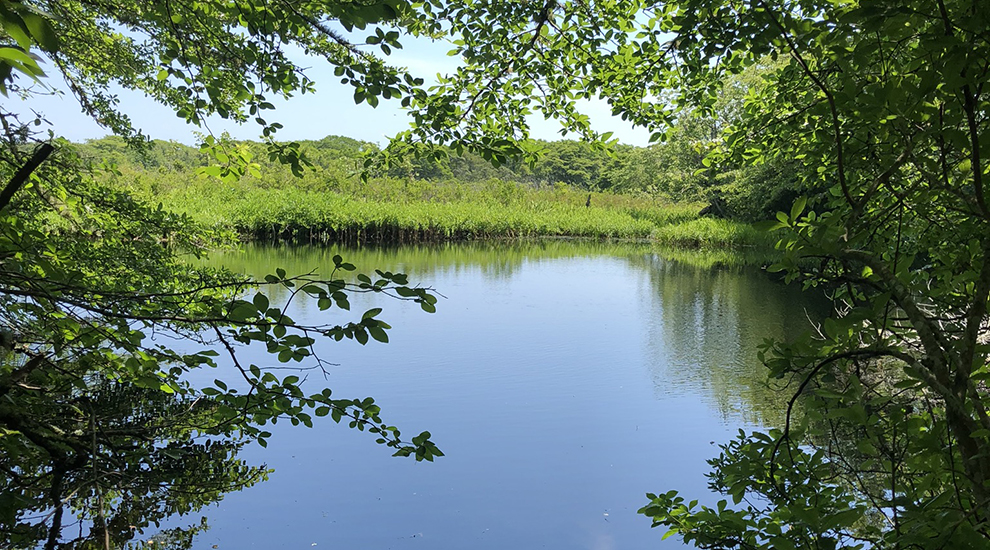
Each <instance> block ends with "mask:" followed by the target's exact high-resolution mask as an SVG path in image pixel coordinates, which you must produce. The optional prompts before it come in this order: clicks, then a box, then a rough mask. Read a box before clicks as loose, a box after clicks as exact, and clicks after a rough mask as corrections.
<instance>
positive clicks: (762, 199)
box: [79, 114, 806, 222]
mask: <svg viewBox="0 0 990 550" xmlns="http://www.w3.org/2000/svg"><path fill="white" fill-rule="evenodd" d="M722 116H731V115H725V114H723V115H722ZM724 124H725V122H724V121H721V122H720V121H719V120H717V119H716V118H714V117H711V116H708V117H700V116H699V117H694V118H685V119H683V120H681V121H679V123H678V124H677V125H676V126H675V127H674V128H673V129H671V130H670V131H669V132H668V134H667V136H666V139H665V140H664V141H663V142H662V143H659V144H656V145H652V146H650V147H634V146H628V145H617V146H615V147H614V148H613V149H612V150H610V151H606V150H604V149H602V148H597V147H595V146H592V145H591V144H588V143H584V142H578V141H555V142H545V141H540V142H537V143H538V145H539V146H540V148H541V149H542V154H541V156H540V158H539V160H538V161H537V162H535V163H534V164H533V165H530V164H527V163H524V162H521V161H514V162H510V163H508V164H505V165H501V166H493V165H492V164H491V163H490V162H489V161H487V160H485V159H483V158H481V157H480V156H478V155H475V154H472V153H469V152H466V153H463V154H455V153H454V152H452V151H450V150H448V149H445V148H436V147H433V148H427V147H425V146H424V147H421V148H412V149H411V150H409V151H407V152H406V153H405V154H404V155H402V157H401V159H400V160H399V161H397V162H392V163H391V164H390V165H389V166H388V167H387V168H383V169H379V170H377V171H372V172H371V176H372V177H371V178H369V179H367V180H362V178H361V177H360V174H361V173H362V171H363V170H365V168H364V161H365V159H366V158H368V156H369V155H374V154H375V153H376V152H377V151H378V146H377V145H375V144H373V143H368V142H363V141H358V140H354V139H351V138H347V137H342V136H327V137H325V138H323V139H321V140H309V141H301V142H299V146H300V150H301V152H302V153H303V156H304V157H305V159H306V160H307V161H308V162H309V163H310V166H309V169H306V170H303V172H302V174H301V176H300V175H298V174H293V173H292V171H291V167H289V166H285V165H281V164H278V163H277V162H274V161H270V160H269V159H268V154H267V149H266V146H265V145H264V144H262V143H258V142H251V141H245V142H239V143H238V144H237V146H238V147H240V148H241V149H242V150H244V151H246V152H248V153H249V154H250V156H251V158H252V163H253V165H252V169H251V170H250V171H249V173H248V175H246V176H245V177H244V178H243V179H242V181H240V182H237V183H236V184H235V185H234V188H235V189H237V190H239V191H240V192H253V191H254V190H258V189H263V190H277V189H292V190H298V191H305V192H314V193H326V192H333V193H339V194H342V195H345V196H348V197H351V198H365V199H369V200H375V201H381V200H387V201H393V202H421V201H426V202H456V201H460V200H466V199H468V198H477V195H478V193H482V194H485V195H487V196H490V197H491V198H493V199H495V200H500V201H501V202H510V201H511V200H512V199H513V198H514V197H516V196H518V195H520V194H523V193H525V192H526V191H527V190H533V189H557V190H567V191H572V192H573V194H574V197H573V202H575V203H579V202H586V200H587V199H586V198H587V193H588V192H594V193H596V194H598V193H605V194H608V195H620V194H621V195H629V196H636V197H639V198H641V199H645V200H648V201H650V202H652V203H655V204H656V203H670V202H674V203H681V204H683V203H697V204H698V205H699V208H698V210H699V211H701V210H703V211H704V213H705V214H707V215H709V216H712V217H721V218H727V219H733V220H737V221H742V222H751V221H757V220H761V219H768V218H772V217H773V216H774V214H775V213H776V212H777V211H780V210H786V209H787V208H789V205H790V204H791V203H792V202H793V201H794V199H795V198H797V197H798V196H799V195H801V194H802V193H806V190H804V189H801V188H800V186H799V185H798V183H797V182H796V180H795V179H794V178H793V174H794V173H795V171H794V170H791V169H789V167H788V166H786V165H780V163H776V164H763V165H757V166H747V167H743V166H741V165H739V164H737V163H733V162H731V161H730V160H728V159H725V160H724V161H722V162H715V163H713V162H711V161H710V160H705V158H706V156H707V155H709V154H710V153H711V152H712V151H713V150H714V149H715V148H716V147H717V145H718V136H719V135H720V133H721V129H722V126H724ZM79 149H80V152H81V153H82V154H83V155H84V156H87V157H90V158H93V159H98V160H100V161H106V162H108V163H109V164H112V165H115V168H116V170H117V171H118V174H117V175H116V177H115V181H117V182H118V184H119V185H123V186H124V187H125V188H127V189H128V190H129V191H132V192H136V193H138V194H140V195H143V196H145V197H147V198H149V199H150V200H152V201H156V200H163V199H164V198H166V197H174V196H176V195H183V194H188V193H192V194H196V193H198V192H200V191H201V190H202V189H203V188H209V187H212V186H213V183H211V182H208V181H205V179H204V178H203V177H202V175H201V171H202V169H204V168H205V167H207V166H209V165H210V164H212V163H215V160H214V159H212V158H210V157H208V156H207V155H206V154H205V153H201V152H200V151H199V149H197V148H195V147H190V146H186V145H183V144H180V143H176V142H166V141H153V142H151V143H149V144H148V146H146V147H144V148H138V149H136V148H134V147H129V146H128V145H127V143H125V142H124V140H122V139H120V138H117V137H107V138H102V139H97V140H90V141H87V142H86V143H84V144H80V145H79ZM581 192H585V194H584V195H581ZM600 200H601V199H599V202H600ZM165 202H168V201H167V200H165Z"/></svg>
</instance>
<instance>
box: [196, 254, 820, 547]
mask: <svg viewBox="0 0 990 550" xmlns="http://www.w3.org/2000/svg"><path fill="white" fill-rule="evenodd" d="M337 253H340V254H342V255H343V256H344V257H345V259H347V260H348V261H350V262H352V263H354V264H356V265H357V266H358V269H359V270H361V271H368V272H370V271H372V270H373V269H374V268H380V269H383V270H386V269H387V270H391V271H401V272H405V273H408V274H409V275H410V282H412V283H417V284H422V285H427V286H432V287H433V288H435V289H436V290H437V292H439V293H440V294H442V295H443V296H444V298H441V299H440V301H439V303H438V311H437V313H435V314H432V315H431V314H427V313H424V312H423V311H421V310H420V309H419V308H418V307H417V306H416V305H415V304H410V303H401V302H397V301H394V300H385V299H382V297H381V296H361V297H357V296H355V297H354V298H353V299H352V305H353V308H352V310H353V311H354V312H355V314H356V315H357V316H359V315H360V313H361V312H363V311H364V310H365V309H368V308H371V307H382V308H384V312H383V314H382V315H381V318H382V319H384V320H386V321H387V322H389V323H390V324H391V325H392V326H393V329H392V330H391V331H390V332H389V336H390V339H391V342H390V343H389V344H387V345H382V344H377V343H376V342H374V341H372V342H371V343H369V344H368V345H367V346H361V345H359V344H357V343H356V342H348V341H344V342H341V343H324V344H322V345H321V346H322V347H320V348H318V351H319V353H320V354H322V355H323V356H325V357H328V358H329V359H330V360H331V361H333V362H334V363H336V365H337V366H335V367H333V369H332V370H331V371H330V375H329V377H328V378H327V379H326V380H324V379H323V375H322V374H312V373H311V374H310V375H309V376H310V380H308V381H307V384H308V388H309V389H312V390H316V389H318V388H320V387H323V386H324V385H328V386H330V387H331V388H333V390H334V395H335V396H336V397H365V396H369V395H370V396H374V397H375V399H376V401H377V402H378V403H379V405H381V407H382V409H383V415H382V417H383V419H384V420H385V421H386V422H389V423H391V424H394V425H397V426H399V427H400V429H402V430H403V432H404V433H405V434H406V435H407V436H409V437H411V436H412V435H414V434H417V433H419V432H420V431H422V430H429V431H431V432H432V434H433V438H432V439H433V440H434V441H435V442H436V443H437V445H438V446H439V447H440V448H441V450H443V452H444V453H445V454H446V456H445V457H442V458H440V459H438V460H437V462H435V463H416V462H414V461H413V460H412V459H401V458H392V457H390V456H389V455H390V453H389V452H388V450H387V449H386V448H385V447H381V446H378V445H376V444H375V443H374V436H372V435H371V434H367V433H361V432H357V431H355V430H349V429H347V428H346V427H345V426H343V425H336V424H334V423H333V422H332V421H331V420H330V419H329V417H326V418H317V419H315V420H316V421H317V423H316V426H315V427H314V428H312V429H307V428H304V427H301V426H300V427H292V426H290V425H287V424H286V425H283V424H279V425H278V426H276V428H277V429H275V430H274V432H275V435H274V437H273V438H272V439H271V441H270V444H269V446H268V448H267V449H263V448H261V447H258V446H252V447H250V448H248V449H247V450H246V451H245V452H244V453H242V455H241V456H242V458H246V459H247V460H248V461H249V462H255V463H261V462H264V463H267V464H268V465H269V466H270V467H272V468H274V470H275V471H274V473H273V474H272V476H271V479H270V480H269V481H268V482H265V483H262V484H260V485H257V486H255V487H253V488H251V489H248V490H245V491H242V492H239V493H235V494H231V495H228V496H227V497H226V498H225V499H224V500H223V501H222V502H221V503H220V504H219V505H218V506H216V507H214V508H212V509H209V510H206V511H205V514H206V515H207V516H208V518H209V524H210V526H211V528H210V529H209V530H208V531H206V532H205V533H203V534H201V535H200V536H199V537H198V538H197V542H196V548H203V549H208V548H218V549H221V550H222V549H241V548H259V549H261V548H263V549H275V548H279V549H282V548H284V549H311V548H317V549H319V548H333V549H348V550H349V549H372V550H386V549H419V548H423V549H427V548H428V549H431V550H444V549H451V550H453V549H458V550H460V549H465V548H471V549H493V550H494V549H497V550H509V549H530V548H551V549H593V550H611V549H641V548H678V547H679V546H680V545H679V543H678V542H676V539H675V538H671V539H668V540H666V541H663V542H661V541H660V537H661V535H662V534H663V532H662V531H661V530H653V529H650V522H649V520H648V519H646V518H645V517H643V516H639V515H637V514H636V510H637V509H638V508H639V507H641V506H643V505H644V504H645V503H646V498H645V496H644V494H645V493H646V492H661V491H667V490H670V489H677V490H680V491H682V492H684V494H685V496H686V497H688V498H700V499H701V500H702V501H703V502H705V501H713V500H716V499H715V497H714V496H712V495H710V494H709V493H708V490H707V485H706V479H705V477H704V474H705V472H706V471H707V465H706V463H705V460H706V459H708V458H711V457H712V456H714V455H716V454H717V452H718V449H717V447H716V444H717V443H719V442H725V441H727V440H728V439H729V438H731V437H732V436H733V435H734V434H735V433H736V432H737V430H738V429H740V428H744V429H747V428H753V427H755V426H760V425H765V424H772V423H775V422H777V421H778V420H779V416H780V404H781V396H780V395H779V394H778V393H777V392H775V391H773V390H770V389H768V388H766V387H765V385H764V384H763V382H764V377H763V374H762V371H761V367H760V365H759V362H758V361H757V359H756V350H757V347H758V345H759V344H760V343H761V342H762V341H763V339H764V338H767V337H773V338H788V337H791V336H793V335H796V334H797V333H798V332H800V331H803V330H805V329H806V328H807V327H808V326H809V322H808V318H809V316H812V317H814V316H815V315H816V313H815V311H814V309H815V308H814V307H813V306H812V303H813V301H814V300H813V298H814V297H813V296H808V295H805V294H802V293H801V292H800V291H799V290H798V289H795V288H790V287H785V286H783V285H780V284H778V283H775V282H773V281H771V280H770V279H769V278H768V277H767V276H766V275H765V274H763V273H761V272H759V271H758V270H754V269H748V268H740V267H724V266H721V267H720V266H718V265H717V264H716V265H714V266H713V265H710V264H711V263H712V262H711V258H709V257H706V256H700V255H699V256H691V255H687V256H685V257H682V258H681V259H680V260H673V259H670V258H669V256H667V255H665V254H663V253H660V252H657V251H655V250H653V249H651V248H650V247H648V246H641V245H629V244H589V243H572V242H563V241H551V242H544V243H527V244H480V245H479V244H463V245H446V246H440V247H407V248H393V249H360V250H341V249H334V248H326V249H322V248H312V247H298V248H291V247H274V248H273V247H250V248H248V249H247V250H245V251H243V252H239V253H237V254H227V255H224V256H220V257H217V258H214V259H213V260H212V262H214V263H216V264H218V265H226V266H228V267H230V268H231V269H234V270H237V271H241V272H245V273H250V274H253V275H255V276H263V275H264V274H266V273H269V272H272V271H274V268H275V267H283V268H285V269H286V270H287V271H288V272H289V273H303V272H309V271H311V270H314V269H315V270H317V271H320V272H323V273H325V274H326V273H329V270H330V266H332V261H331V260H330V258H331V257H332V256H333V255H334V254H337ZM291 311H292V313H291V314H292V316H293V317H294V318H295V319H296V320H297V321H305V320H306V319H315V318H316V317H315V316H323V315H329V314H330V313H329V312H320V311H319V310H318V309H317V308H316V307H315V304H310V305H309V306H308V307H307V305H306V304H301V305H298V306H295V307H294V309H293V310H291ZM337 314H338V313H334V315H337ZM338 319H339V320H340V321H347V320H349V318H344V317H339V318H338ZM328 320H329V319H327V318H320V321H321V322H326V321H328ZM255 359H256V360H261V359H262V358H260V357H258V358H255ZM214 545H215V546H214Z"/></svg>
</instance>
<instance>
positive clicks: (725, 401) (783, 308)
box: [638, 253, 828, 425]
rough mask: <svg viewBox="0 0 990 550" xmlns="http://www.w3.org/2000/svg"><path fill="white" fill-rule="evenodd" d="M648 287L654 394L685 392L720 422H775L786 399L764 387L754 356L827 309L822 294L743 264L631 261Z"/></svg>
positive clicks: (654, 257)
mask: <svg viewBox="0 0 990 550" xmlns="http://www.w3.org/2000/svg"><path fill="white" fill-rule="evenodd" d="M638 259H639V260H641V262H642V266H643V268H644V269H645V270H647V272H648V273H649V276H650V281H651V285H652V289H653V294H652V301H651V305H652V310H651V314H650V316H649V321H648V322H649V323H650V327H651V330H650V332H651V335H650V339H649V350H650V353H649V354H648V357H649V359H648V365H649V368H650V370H651V373H652V376H653V380H654V383H655V385H656V389H657V392H658V393H661V394H683V393H685V392H692V393H695V394H697V395H698V397H699V398H701V399H705V400H706V401H707V402H709V403H710V404H711V405H712V407H714V409H715V410H716V411H718V413H719V414H720V415H721V416H722V418H724V419H730V418H742V419H743V420H744V421H745V422H747V423H750V424H760V425H768V424H776V423H777V422H779V421H780V420H781V413H782V409H783V406H782V405H783V404H784V402H785V401H786V399H787V398H788V397H789V394H787V393H786V392H779V391H777V390H776V389H775V388H772V387H771V386H770V385H768V383H767V380H766V371H765V369H764V368H763V366H762V364H761V363H760V362H759V360H758V358H757V351H758V350H759V348H760V346H761V345H762V344H763V343H764V342H765V341H766V340H767V339H773V340H777V341H789V340H792V339H794V338H795V337H797V336H799V335H800V334H802V333H804V332H805V331H807V330H809V329H810V328H811V321H812V320H815V319H821V318H823V316H824V315H825V313H826V312H827V310H828V303H827V301H826V300H824V296H821V297H819V298H820V299H815V298H816V296H815V295H813V294H810V293H806V292H802V291H801V289H800V288H798V287H796V286H784V285H782V284H780V283H779V282H775V281H773V280H771V278H770V277H768V276H767V275H766V274H764V273H762V272H760V271H758V270H756V269H753V268H748V267H744V266H721V265H717V266H713V267H698V266H695V265H691V264H689V263H686V262H684V261H672V260H669V259H667V258H665V256H664V255H662V254H659V253H653V254H647V255H644V256H640V257H639V258H638Z"/></svg>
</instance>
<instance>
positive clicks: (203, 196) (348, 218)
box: [166, 188, 768, 248]
mask: <svg viewBox="0 0 990 550" xmlns="http://www.w3.org/2000/svg"><path fill="white" fill-rule="evenodd" d="M199 191H200V192H197V193H181V194H176V195H173V196H171V197H168V200H167V201H166V206H168V207H171V208H173V209H176V210H178V211H182V212H185V213H188V214H190V215H192V216H193V217H194V218H196V219H197V220H198V221H200V222H202V223H205V224H208V225H212V226H219V227H224V228H230V229H233V230H235V231H237V232H238V233H240V234H241V235H244V236H247V237H250V238H254V239H263V240H295V241H311V242H341V243H372V242H374V243H415V242H436V241H447V240H473V239H495V238H517V237H564V236H566V237H584V238H596V239H644V240H645V239H654V240H656V241H658V242H660V243H663V244H667V245H672V246H683V247H690V248H717V247H733V248H739V247H751V246H761V247H762V246H766V245H767V244H768V241H767V239H766V237H765V236H764V235H762V234H760V233H758V232H756V231H755V230H753V229H752V228H751V227H750V226H748V225H745V224H739V223H735V222H730V221H726V220H710V219H701V218H698V217H697V212H698V210H699V208H698V206H697V205H694V204H687V205H683V204H682V205H676V204H655V203H652V202H650V201H648V200H645V199H639V200H637V199H635V198H632V197H624V196H616V195H606V194H601V193H593V194H591V203H592V205H591V206H586V205H587V198H588V195H589V194H588V193H578V192H574V191H569V190H568V191H561V190H555V191H548V190H545V191H540V190H522V191H521V192H520V193H518V194H517V196H512V197H509V198H506V197H504V196H502V197H498V196H492V195H491V194H490V193H486V192H484V191H479V192H478V193H476V194H474V195H473V196H470V195H468V196H463V195H462V196H459V197H458V198H457V199H455V200H449V201H431V202H423V201H412V200H397V199H395V198H392V200H389V201H376V200H371V199H369V198H365V197H360V198H358V197H351V196H345V195H342V194H339V193H334V192H322V193H320V192H312V191H298V190H287V189H267V190H266V189H252V190H249V191H248V190H245V191H247V192H231V190H229V189H228V190H224V189H217V188H215V189H213V190H205V189H200V190H199Z"/></svg>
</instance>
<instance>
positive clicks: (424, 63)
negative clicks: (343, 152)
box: [11, 37, 650, 146]
mask: <svg viewBox="0 0 990 550" xmlns="http://www.w3.org/2000/svg"><path fill="white" fill-rule="evenodd" d="M403 46H404V48H403V49H402V50H397V51H395V52H394V53H393V55H391V56H389V58H388V59H389V61H390V62H391V63H392V64H394V65H398V66H405V67H408V68H409V69H410V70H412V72H413V73H414V74H417V75H418V76H421V77H423V78H424V79H426V81H427V85H429V83H430V82H431V81H433V76H434V75H436V74H437V73H446V72H448V71H450V70H452V69H453V68H454V67H456V58H451V57H448V56H447V55H446V53H447V51H448V50H449V49H450V45H449V44H444V43H438V42H430V41H427V40H422V39H413V38H411V37H407V39H405V40H403ZM290 55H292V57H293V58H294V59H298V60H299V62H300V64H301V66H303V67H308V69H307V71H306V72H307V74H308V75H309V76H310V78H312V79H314V80H315V81H316V88H317V92H316V93H314V94H305V95H297V96H295V97H293V98H291V99H290V100H288V101H284V100H282V101H273V103H274V104H275V105H276V111H275V115H274V116H271V117H266V118H269V119H270V120H277V121H278V122H281V123H282V124H283V125H284V128H283V129H282V130H280V131H279V133H278V135H277V138H278V139H280V140H305V139H320V138H323V137H325V136H327V135H341V136H347V137H351V138H354V139H359V140H362V141H369V142H374V143H378V144H379V145H384V144H385V143H387V142H388V138H389V137H390V136H393V135H395V134H397V133H398V132H400V131H402V130H405V129H406V128H407V127H408V125H409V121H410V119H409V118H408V116H407V114H406V112H405V111H404V110H403V109H402V108H401V107H400V106H399V102H398V100H382V101H381V102H380V103H379V105H378V107H377V108H372V107H371V106H369V105H367V104H366V103H362V104H361V105H355V104H354V99H353V96H352V94H353V91H352V89H351V87H350V86H345V85H342V84H340V79H339V78H337V77H335V76H334V75H333V67H332V66H330V65H329V64H328V63H326V62H325V61H322V60H320V59H318V58H314V57H306V56H305V55H303V54H302V53H301V52H290ZM49 66H50V64H49ZM51 72H52V74H53V76H52V77H50V78H49V80H48V84H49V85H50V86H53V87H55V88H58V89H62V90H64V89H65V87H64V83H62V81H61V78H60V77H59V76H55V75H57V73H56V72H54V71H51ZM118 98H119V99H120V108H121V110H122V111H123V112H124V113H127V114H128V115H129V116H130V117H131V119H132V121H133V123H134V125H135V126H136V127H138V128H140V129H141V130H143V131H144V133H145V134H146V135H147V136H149V137H151V138H154V139H163V140H173V141H178V142H181V143H187V144H193V143H195V141H196V138H195V132H196V131H198V130H200V129H198V128H195V127H192V126H189V125H187V124H186V123H185V121H183V120H181V119H179V118H178V117H176V116H175V114H174V113H173V112H172V111H171V110H170V109H168V108H166V107H163V106H162V105H159V104H157V103H155V102H154V101H153V100H151V99H149V98H147V97H145V96H144V95H143V94H141V93H138V92H133V91H129V90H123V89H122V90H119V93H118ZM11 99H14V98H11ZM29 101H30V104H29V105H27V106H26V107H28V108H30V109H34V110H36V111H39V112H41V113H43V114H44V115H45V118H46V119H47V120H48V121H49V122H50V123H51V124H52V129H53V130H54V131H55V133H56V134H58V135H60V136H63V137H66V138H68V139H70V140H72V141H84V140H87V139H95V138H100V137H103V136H105V135H107V134H108V133H109V132H108V131H107V130H106V129H104V128H102V127H100V126H99V125H98V124H96V123H95V122H94V121H93V120H92V119H90V118H88V117H87V116H86V115H84V114H82V112H81V109H80V107H79V104H78V102H76V100H75V98H74V97H73V96H72V94H69V93H63V94H61V95H60V96H44V97H38V96H35V97H33V98H31V99H30V100H29ZM581 108H582V111H583V112H584V113H585V114H587V115H588V116H589V117H590V118H591V120H592V123H593V124H594V126H595V129H596V130H598V131H600V132H613V134H614V135H613V137H615V138H618V140H619V141H620V142H622V143H626V144H630V145H639V146H645V145H647V144H648V140H649V136H650V132H649V131H647V130H645V129H642V128H633V127H632V126H631V125H630V124H629V123H627V122H625V121H623V120H621V119H620V118H618V117H613V116H612V115H611V111H610V109H609V107H608V105H607V104H606V103H605V102H604V101H600V100H597V101H588V102H584V104H583V105H582V107H581ZM530 124H531V127H532V128H531V135H532V137H534V138H537V139H544V140H548V141H553V140H558V139H567V137H565V138H562V137H561V136H560V134H559V130H560V126H559V125H558V124H557V123H556V122H554V121H545V120H543V118H542V117H541V116H539V115H534V116H532V117H530ZM210 128H211V130H212V131H213V132H214V133H215V134H219V133H220V132H223V131H227V132H229V133H230V134H231V135H232V136H233V137H235V138H237V139H245V140H247V139H258V137H259V134H260V128H259V127H258V126H257V125H256V124H254V123H253V122H252V123H248V124H245V125H243V126H238V125H236V124H233V123H230V122H227V121H222V120H220V119H215V120H212V121H211V122H210ZM569 137H570V136H569Z"/></svg>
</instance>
